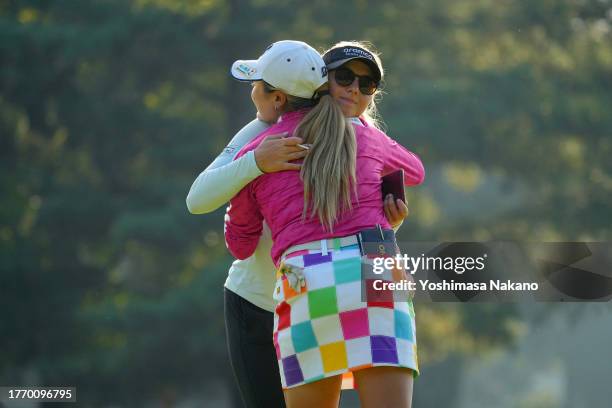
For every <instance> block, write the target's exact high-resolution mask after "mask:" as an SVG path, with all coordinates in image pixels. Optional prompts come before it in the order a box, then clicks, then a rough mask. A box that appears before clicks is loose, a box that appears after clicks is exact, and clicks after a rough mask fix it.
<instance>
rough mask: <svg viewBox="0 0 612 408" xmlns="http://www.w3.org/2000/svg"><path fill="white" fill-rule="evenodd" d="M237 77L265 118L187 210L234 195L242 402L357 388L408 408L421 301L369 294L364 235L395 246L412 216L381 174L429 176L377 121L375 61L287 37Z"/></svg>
mask: <svg viewBox="0 0 612 408" xmlns="http://www.w3.org/2000/svg"><path fill="white" fill-rule="evenodd" d="M231 74H232V76H233V77H234V78H236V79H237V80H240V81H245V82H249V83H250V84H251V86H252V91H251V97H252V100H253V103H254V105H255V107H256V108H257V119H255V120H253V121H252V122H251V123H249V124H247V125H246V126H245V127H244V128H243V129H241V131H240V132H238V133H237V134H236V135H235V136H234V138H233V139H232V140H231V141H230V143H229V144H228V146H227V147H226V149H225V150H224V151H223V152H222V153H221V154H220V155H219V156H218V157H217V159H215V161H213V163H212V164H211V165H210V166H208V167H207V168H206V169H205V170H204V171H203V172H202V173H201V174H200V175H199V176H198V178H197V179H196V180H195V181H194V183H193V185H192V187H191V190H190V192H189V195H188V197H187V205H188V208H189V210H190V211H191V212H192V213H196V214H201V213H207V212H210V211H213V210H215V209H216V208H218V207H220V206H221V205H223V204H224V203H225V202H227V201H228V200H229V201H230V205H229V207H228V210H227V214H226V216H225V240H226V244H227V247H228V249H229V250H230V252H231V253H232V255H234V257H235V258H237V260H236V261H235V262H234V263H233V264H232V267H231V268H230V272H229V276H228V279H227V281H226V284H225V321H226V333H227V337H228V339H227V340H228V347H229V352H230V359H231V363H232V368H233V370H234V373H235V375H236V378H237V381H238V386H239V389H240V392H241V395H242V398H243V401H244V402H245V405H246V406H248V407H277V406H278V407H282V406H285V405H286V406H288V407H291V408H293V407H337V406H338V404H339V399H340V391H341V389H342V388H353V387H355V388H356V389H357V391H358V393H359V398H360V401H361V405H362V406H363V407H386V406H388V407H410V405H411V400H412V385H413V378H414V377H416V376H417V375H418V363H417V348H416V331H415V321H414V309H413V307H412V302H411V301H409V300H408V299H405V300H402V301H393V300H391V301H388V300H386V301H380V300H375V299H369V298H367V297H366V298H364V297H363V296H362V279H361V276H362V267H363V266H364V265H366V264H367V258H368V257H369V255H368V254H367V253H365V251H364V244H363V240H364V237H372V236H379V237H380V238H379V239H380V242H383V243H389V242H391V243H393V246H392V248H393V251H394V253H388V254H387V255H389V256H393V255H395V253H398V251H399V249H398V248H397V245H396V244H395V236H394V228H395V229H397V228H399V226H400V225H401V223H402V221H403V219H404V218H405V217H406V216H407V214H408V209H407V207H406V204H405V203H404V202H403V201H402V200H401V199H397V198H396V197H392V196H387V197H384V198H383V199H382V200H381V197H382V192H381V179H382V177H383V176H385V175H387V174H389V173H392V172H394V171H396V170H403V174H404V178H403V184H404V185H406V186H413V185H418V184H420V183H422V182H423V179H424V169H423V165H422V163H421V161H420V159H419V158H418V157H417V156H416V155H415V154H414V153H412V152H410V151H409V150H407V149H406V148H404V147H403V146H401V145H399V144H398V143H397V142H396V141H394V140H393V139H391V138H390V137H389V136H387V135H386V134H385V133H384V132H382V131H381V130H380V129H379V127H378V122H377V119H378V116H377V115H376V108H375V104H374V98H375V96H376V94H377V92H379V89H380V85H381V82H382V80H383V76H384V71H383V67H382V63H381V60H380V58H379V57H378V55H377V54H376V53H375V52H374V51H373V50H372V49H371V48H370V47H368V46H367V45H365V44H362V43H357V42H342V43H338V44H336V45H335V46H333V47H332V48H331V49H329V50H328V51H326V52H325V53H324V54H323V55H322V56H321V55H320V54H319V53H318V52H317V51H316V50H314V49H313V48H312V47H310V46H309V45H308V44H306V43H303V42H300V41H279V42H276V43H274V44H272V45H271V46H269V47H268V48H267V49H266V50H265V52H264V53H263V54H262V55H261V56H260V57H259V58H258V59H257V60H238V61H236V62H235V63H234V64H233V65H232V67H231Z"/></svg>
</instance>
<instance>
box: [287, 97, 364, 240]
mask: <svg viewBox="0 0 612 408" xmlns="http://www.w3.org/2000/svg"><path fill="white" fill-rule="evenodd" d="M287 99H288V104H289V109H291V107H292V105H295V102H296V100H295V99H294V98H293V97H288V98H287ZM298 99H299V98H298ZM317 102H318V103H317V104H316V105H315V106H314V107H313V108H312V109H311V110H310V111H309V112H308V113H307V114H306V115H305V116H304V118H302V120H301V122H300V123H299V125H298V126H297V128H296V130H295V135H296V136H299V137H301V138H302V140H303V141H304V143H306V144H311V147H310V150H309V152H308V155H307V156H306V158H305V159H304V162H303V164H302V169H301V170H300V177H301V179H302V181H303V183H304V210H303V212H302V218H303V219H306V217H307V215H308V213H310V217H311V218H312V217H313V216H314V215H315V214H316V215H317V217H318V218H319V221H320V222H321V224H322V225H323V227H324V228H325V229H327V230H328V231H330V232H331V231H333V228H334V224H335V222H336V221H337V219H338V217H339V215H340V213H341V212H343V211H348V210H351V209H352V207H353V206H352V201H351V198H352V195H353V194H354V195H355V196H356V192H357V177H356V174H355V173H356V171H355V170H356V169H355V168H356V162H357V142H356V140H355V130H354V129H353V126H352V125H351V124H350V123H349V122H348V121H347V119H346V118H345V117H344V114H343V113H342V109H341V108H340V106H339V105H338V104H337V102H336V101H334V99H333V98H332V97H331V95H329V94H324V95H323V96H321V97H320V98H318V101H317Z"/></svg>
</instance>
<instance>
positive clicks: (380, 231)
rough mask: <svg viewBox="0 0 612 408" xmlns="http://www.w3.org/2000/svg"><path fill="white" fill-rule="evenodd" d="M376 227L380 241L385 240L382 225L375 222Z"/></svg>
mask: <svg viewBox="0 0 612 408" xmlns="http://www.w3.org/2000/svg"><path fill="white" fill-rule="evenodd" d="M376 228H378V233H379V234H380V239H381V241H384V240H385V234H384V233H383V230H382V227H381V226H380V224H376Z"/></svg>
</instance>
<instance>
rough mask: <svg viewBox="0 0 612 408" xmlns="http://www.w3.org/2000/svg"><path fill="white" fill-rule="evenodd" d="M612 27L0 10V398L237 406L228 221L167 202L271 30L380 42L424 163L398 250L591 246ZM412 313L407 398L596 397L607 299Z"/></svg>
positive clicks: (472, 8) (315, 41)
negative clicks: (41, 393) (20, 390)
mask: <svg viewBox="0 0 612 408" xmlns="http://www.w3.org/2000/svg"><path fill="white" fill-rule="evenodd" d="M611 24H612V1H609V0H515V1H505V0H417V1H392V0H389V1H385V0H381V1H368V0H354V1H352V0H343V1H337V2H333V3H329V2H327V1H320V0H313V1H310V2H303V1H294V0H288V1H270V0H250V1H246V0H245V1H237V0H230V1H220V0H183V1H179V0H132V1H127V0H124V1H118V0H106V1H102V0H100V1H78V0H70V1H69V0H65V1H59V0H57V1H51V0H46V1H43V0H41V1H26V0H24V1H18V2H17V1H0V169H1V172H0V189H1V192H2V195H1V201H0V313H1V314H0V385H21V386H26V385H56V386H68V385H73V386H77V388H78V391H77V392H78V393H77V398H78V402H77V404H76V406H79V407H184V408H187V407H198V406H210V407H237V406H239V401H238V398H237V394H236V390H235V388H234V385H233V382H232V378H231V373H230V371H229V363H228V359H227V354H226V349H225V334H224V328H223V320H222V315H223V313H222V295H223V290H222V286H223V282H224V280H225V276H226V273H227V269H228V266H229V264H230V262H231V258H230V256H229V254H228V251H227V249H226V248H225V245H224V241H223V229H222V227H223V224H222V222H223V209H219V210H218V211H217V212H215V213H213V214H208V215H203V216H194V215H190V214H189V213H188V211H187V209H186V206H185V197H186V195H187V192H188V190H189V187H190V185H191V183H192V181H193V180H194V179H195V177H196V176H197V174H199V172H200V171H202V170H203V169H204V168H205V167H206V166H207V165H208V164H209V163H210V162H211V161H212V159H213V158H214V157H215V156H216V155H217V154H218V153H219V152H220V151H221V149H222V148H223V147H224V146H225V144H226V143H227V141H228V140H229V139H230V137H231V136H232V135H233V134H234V132H235V131H237V130H238V129H239V128H240V127H241V126H242V125H243V124H244V123H246V122H247V121H249V120H250V119H251V118H253V116H254V113H255V111H254V108H253V106H252V104H251V101H250V98H249V93H250V88H249V87H248V86H247V85H244V84H242V83H238V82H237V81H233V80H231V78H230V76H229V67H230V65H231V63H232V62H233V61H234V60H235V59H239V58H256V57H257V56H259V55H260V54H261V52H262V51H263V50H264V49H265V47H266V46H267V45H268V44H270V43H271V42H273V41H276V40H282V39H299V40H303V41H306V42H308V43H310V44H312V45H313V46H315V47H316V48H317V49H319V50H323V49H325V48H327V47H328V46H330V45H332V44H333V43H335V42H337V41H340V40H352V39H357V40H368V41H371V42H372V43H373V44H374V45H375V46H376V47H377V48H378V49H379V50H380V51H381V53H382V59H383V63H384V65H385V68H386V74H387V75H386V86H385V95H384V97H383V99H382V102H381V104H380V108H381V112H382V116H383V118H384V120H385V122H386V124H387V128H388V133H389V134H390V135H391V136H392V137H394V138H395V139H397V140H398V141H400V142H401V143H402V144H404V145H405V146H407V147H408V148H410V149H411V150H413V151H415V152H417V153H418V154H419V155H420V156H421V158H422V160H423V162H424V164H425V167H426V170H427V179H426V181H425V183H424V184H423V185H422V186H420V187H418V188H414V189H410V191H409V192H408V199H409V205H410V209H411V215H410V217H409V219H408V220H406V222H405V223H404V225H403V227H402V229H401V230H400V234H399V238H400V240H404V241H408V240H419V241H420V240H428V241H443V240H455V241H459V240H463V241H469V240H483V241H485V240H502V239H503V240H520V241H562V240H569V241H579V240H583V241H597V240H599V241H609V240H610V238H611V235H612V228H611V227H610V226H611V225H612V223H611V219H612V217H611V216H612V204H611V201H612V159H611V156H612V33H611ZM415 308H416V312H417V325H418V326H417V335H418V341H419V358H420V364H421V370H422V373H423V374H422V376H421V377H420V378H419V379H418V380H417V381H416V383H415V396H414V406H415V407H417V408H421V407H457V408H472V407H474V408H481V407H482V408H484V407H503V408H506V407H517V408H557V407H558V408H567V407H573V408H580V407H585V408H597V407H609V404H610V398H611V396H612V391H611V389H610V387H609V385H610V383H611V380H612V352H611V351H610V343H611V341H612V313H610V312H611V311H612V306H610V305H609V304H529V305H525V304H505V305H494V304H480V305H479V304H467V305H464V304H458V303H454V304H417V305H416V307H415ZM5 402H6V401H5ZM356 404H357V402H356V397H355V394H354V393H353V392H349V393H346V394H345V395H343V399H342V406H343V407H351V406H357V405H356ZM1 405H2V403H0V406H1ZM73 405H74V404H73ZM73 405H71V406H73ZM7 406H11V405H7ZM15 406H16V405H15ZM20 406H24V407H26V406H37V405H35V404H30V405H27V404H24V405H20ZM45 406H53V405H52V404H48V405H45Z"/></svg>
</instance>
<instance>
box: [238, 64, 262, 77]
mask: <svg viewBox="0 0 612 408" xmlns="http://www.w3.org/2000/svg"><path fill="white" fill-rule="evenodd" d="M236 69H237V70H238V71H240V72H242V73H243V74H244V75H246V76H247V77H249V78H250V77H252V76H253V75H254V74H255V73H256V72H257V70H256V69H255V68H251V67H249V66H248V65H246V64H238V66H237V67H236Z"/></svg>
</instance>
